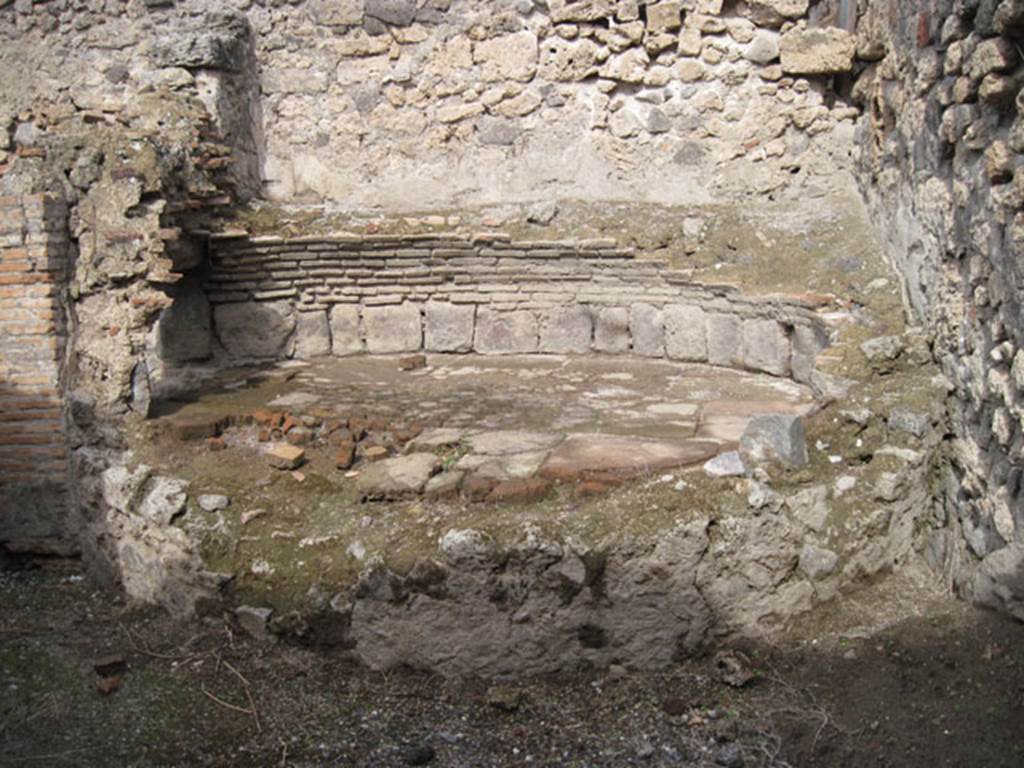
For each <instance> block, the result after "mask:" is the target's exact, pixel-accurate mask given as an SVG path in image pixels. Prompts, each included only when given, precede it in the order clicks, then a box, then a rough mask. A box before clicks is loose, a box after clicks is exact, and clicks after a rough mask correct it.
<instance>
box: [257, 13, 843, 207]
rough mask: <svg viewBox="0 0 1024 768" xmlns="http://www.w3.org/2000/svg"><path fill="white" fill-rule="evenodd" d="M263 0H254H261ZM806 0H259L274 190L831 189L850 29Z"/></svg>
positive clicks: (384, 200) (348, 199)
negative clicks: (811, 24)
mask: <svg viewBox="0 0 1024 768" xmlns="http://www.w3.org/2000/svg"><path fill="white" fill-rule="evenodd" d="M246 5H248V3H246ZM815 5H817V4H815V3H811V2H809V1H808V0H751V1H750V2H723V0H660V2H653V1H650V2H649V1H645V0H539V1H536V2H535V1H534V0H487V1H486V2H484V1H483V0H424V1H422V2H417V0H344V2H334V1H333V0H310V2H306V3H303V4H299V5H297V6H296V5H294V4H293V5H289V6H277V7H275V6H274V5H273V4H269V5H268V6H267V7H255V6H253V7H251V8H249V9H248V10H247V11H246V13H248V15H249V18H250V20H251V22H252V24H253V26H254V29H255V30H256V32H257V52H258V56H259V61H260V66H261V73H260V82H261V85H262V89H263V94H264V105H263V114H264V117H265V122H266V132H265V137H266V154H265V162H264V180H265V185H266V186H265V190H266V194H267V195H268V196H269V197H270V198H271V199H275V200H282V201H287V202H294V201H303V202H316V203H319V202H327V203H340V204H343V205H346V206H353V207H368V206H369V207H374V206H382V207H383V208H385V209H391V210H396V209H398V210H407V209H422V208H429V207H431V206H435V207H449V206H450V207H454V206H457V205H464V204H496V203H508V202H515V201H521V200H534V199H538V198H543V197H572V198H578V199H629V200H646V201H652V202H662V203H699V202H706V201H709V200H715V199H730V198H734V197H747V196H753V195H762V194H769V193H774V194H785V193H786V191H787V190H802V192H801V193H805V192H807V191H809V190H811V189H815V188H816V189H817V191H818V192H820V189H821V187H822V183H821V179H822V178H823V177H828V176H830V175H832V174H834V173H835V172H836V171H837V170H842V169H843V168H845V167H848V160H849V151H848V150H849V142H850V140H851V138H852V130H853V119H854V118H855V117H856V114H857V112H856V110H854V109H851V108H850V107H849V105H847V104H845V103H843V102H842V101H840V100H837V99H835V96H834V93H833V92H832V91H831V90H830V89H829V87H828V85H829V76H830V75H831V74H832V73H835V72H843V71H847V70H849V68H850V66H851V63H852V57H853V44H852V41H851V40H850V39H849V38H848V36H846V33H845V32H843V31H841V30H838V29H835V28H834V27H830V26H828V20H826V19H817V20H818V21H821V22H823V24H822V26H821V27H820V28H818V29H808V28H805V26H804V25H805V23H806V22H807V16H808V14H809V13H813V12H814V10H813V6H815Z"/></svg>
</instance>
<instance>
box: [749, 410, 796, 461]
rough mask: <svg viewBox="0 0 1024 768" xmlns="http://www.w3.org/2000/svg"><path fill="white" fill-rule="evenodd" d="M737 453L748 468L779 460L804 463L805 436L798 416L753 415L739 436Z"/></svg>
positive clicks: (776, 414)
mask: <svg viewBox="0 0 1024 768" xmlns="http://www.w3.org/2000/svg"><path fill="white" fill-rule="evenodd" d="M740 456H741V457H742V458H743V463H744V464H746V465H747V466H748V467H757V466H760V465H762V464H765V463H766V462H779V463H781V464H782V465H784V466H786V467H792V468H797V469H798V468H800V467H802V466H804V465H806V464H807V437H806V433H805V432H804V422H803V420H802V419H801V418H800V417H799V416H792V415H789V414H778V413H775V414H771V415H769V416H755V417H754V418H753V419H751V420H750V423H749V424H748V425H747V429H746V430H745V431H744V432H743V436H742V437H740Z"/></svg>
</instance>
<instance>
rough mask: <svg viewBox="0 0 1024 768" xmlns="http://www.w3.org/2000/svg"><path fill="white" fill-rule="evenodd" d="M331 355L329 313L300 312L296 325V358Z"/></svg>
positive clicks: (319, 311) (320, 311)
mask: <svg viewBox="0 0 1024 768" xmlns="http://www.w3.org/2000/svg"><path fill="white" fill-rule="evenodd" d="M329 354H331V328H330V324H329V323H328V322H327V312H325V311H324V310H318V311H316V312H299V314H298V319H297V322H296V324H295V357H297V358H299V359H302V360H304V359H307V358H310V357H322V356H323V355H329Z"/></svg>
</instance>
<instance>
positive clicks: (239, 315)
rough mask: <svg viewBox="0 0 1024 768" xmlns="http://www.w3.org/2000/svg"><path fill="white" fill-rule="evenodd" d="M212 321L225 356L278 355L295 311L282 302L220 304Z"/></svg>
mask: <svg viewBox="0 0 1024 768" xmlns="http://www.w3.org/2000/svg"><path fill="white" fill-rule="evenodd" d="M213 321H214V326H215V327H216V329H217V339H218V341H220V343H221V346H222V347H224V349H225V351H227V353H228V355H229V356H231V357H234V358H239V359H246V360H267V359H273V358H276V357H279V356H280V355H281V354H282V352H283V351H284V345H285V343H286V342H287V341H288V339H289V338H290V337H291V335H292V331H294V330H295V312H294V311H293V310H292V306H291V304H289V303H288V302H286V301H268V302H255V301H250V302H245V303H241V304H222V305H220V306H219V307H217V308H216V309H214V312H213Z"/></svg>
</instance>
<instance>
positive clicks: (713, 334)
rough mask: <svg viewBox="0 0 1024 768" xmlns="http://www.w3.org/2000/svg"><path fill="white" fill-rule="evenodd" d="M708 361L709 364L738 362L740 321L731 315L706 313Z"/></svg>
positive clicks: (730, 364) (737, 363) (728, 364)
mask: <svg viewBox="0 0 1024 768" xmlns="http://www.w3.org/2000/svg"><path fill="white" fill-rule="evenodd" d="M706 333H707V338H708V362H709V363H711V365H722V366H726V367H729V366H735V365H739V364H740V321H739V319H738V318H736V317H733V316H732V315H708V316H707V323H706Z"/></svg>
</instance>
